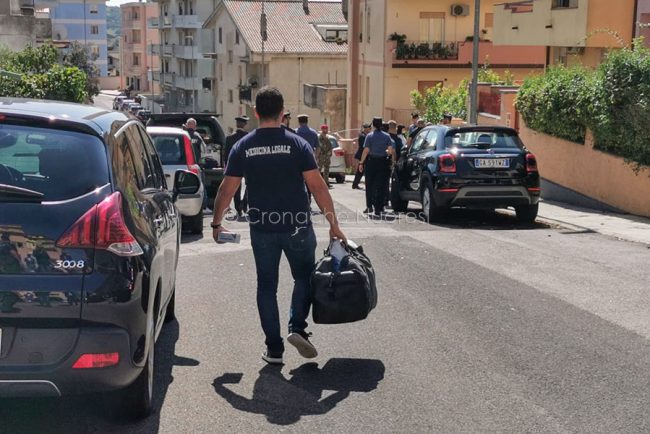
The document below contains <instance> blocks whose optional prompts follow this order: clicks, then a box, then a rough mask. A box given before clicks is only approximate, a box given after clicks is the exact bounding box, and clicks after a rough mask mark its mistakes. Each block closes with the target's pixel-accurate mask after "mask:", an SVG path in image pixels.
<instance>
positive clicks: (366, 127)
mask: <svg viewBox="0 0 650 434" xmlns="http://www.w3.org/2000/svg"><path fill="white" fill-rule="evenodd" d="M369 133H370V124H369V123H367V122H364V123H363V125H362V126H361V132H360V133H359V137H358V138H357V152H356V153H355V154H354V159H355V160H356V161H357V167H356V171H355V173H354V181H352V189H353V190H358V189H359V183H360V182H361V178H362V177H363V171H361V170H359V162H360V161H361V154H363V143H364V141H365V140H366V136H367V135H368V134H369ZM367 205H368V207H369V205H370V204H367ZM368 207H367V208H368Z"/></svg>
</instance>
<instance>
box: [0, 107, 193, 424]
mask: <svg viewBox="0 0 650 434" xmlns="http://www.w3.org/2000/svg"><path fill="white" fill-rule="evenodd" d="M175 178H176V179H175V181H176V182H175V184H174V191H173V192H171V191H168V190H167V187H166V183H165V175H164V173H163V170H162V167H161V164H160V160H159V158H158V155H157V154H156V150H155V148H154V146H153V143H152V142H151V139H150V138H149V136H148V135H147V133H146V132H145V130H144V128H143V127H142V125H141V124H140V122H138V121H136V120H131V119H129V118H127V116H126V115H125V114H123V113H120V112H110V111H104V110H102V109H98V108H95V107H91V106H83V105H76V104H66V103H59V102H46V101H32V100H24V99H3V98H0V209H1V210H2V211H1V212H0V397H15V396H60V395H64V394H72V393H82V392H97V391H115V392H114V393H112V394H109V396H111V397H112V399H114V404H115V405H116V406H117V409H118V410H123V411H119V412H118V414H120V415H125V416H131V417H142V416H145V415H147V414H148V413H149V411H150V409H151V399H152V393H153V368H154V344H155V341H156V338H157V337H158V335H159V333H160V331H161V328H162V324H163V321H164V320H165V319H167V320H169V319H172V318H173V316H174V300H175V296H174V282H175V278H176V264H177V261H178V250H179V241H180V222H179V214H178V212H177V210H176V206H175V204H174V201H175V197H176V196H177V195H178V194H179V193H183V194H194V193H196V191H197V190H198V188H199V182H200V180H199V178H198V177H197V176H196V175H195V174H193V173H191V172H188V171H178V172H176V173H175Z"/></svg>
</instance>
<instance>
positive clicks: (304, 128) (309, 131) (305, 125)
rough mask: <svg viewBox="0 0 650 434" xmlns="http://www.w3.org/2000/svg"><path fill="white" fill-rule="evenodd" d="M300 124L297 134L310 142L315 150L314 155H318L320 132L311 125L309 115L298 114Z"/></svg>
mask: <svg viewBox="0 0 650 434" xmlns="http://www.w3.org/2000/svg"><path fill="white" fill-rule="evenodd" d="M298 125H299V126H298V129H297V130H296V134H298V135H299V136H300V137H302V138H303V139H305V140H306V141H307V143H309V145H310V146H311V148H312V150H313V151H314V155H316V149H318V133H317V132H316V130H315V129H313V128H311V127H310V126H309V115H298Z"/></svg>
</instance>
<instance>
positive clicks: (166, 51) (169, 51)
mask: <svg viewBox="0 0 650 434" xmlns="http://www.w3.org/2000/svg"><path fill="white" fill-rule="evenodd" d="M162 55H163V56H166V57H172V56H173V55H174V45H163V48H162Z"/></svg>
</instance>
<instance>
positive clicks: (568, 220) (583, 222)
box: [539, 201, 650, 246]
mask: <svg viewBox="0 0 650 434" xmlns="http://www.w3.org/2000/svg"><path fill="white" fill-rule="evenodd" d="M539 217H540V218H541V219H543V220H548V221H550V222H554V223H558V224H562V225H565V226H567V225H568V226H573V227H574V228H576V229H577V230H586V231H593V232H597V233H599V234H602V235H606V236H610V237H614V238H618V239H621V240H625V241H632V242H635V243H643V244H648V245H649V246H650V219H647V218H644V217H638V216H633V215H629V214H614V213H606V212H600V211H595V210H593V209H588V208H581V207H577V206H573V205H569V204H565V203H560V202H552V201H542V202H540V205H539Z"/></svg>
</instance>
